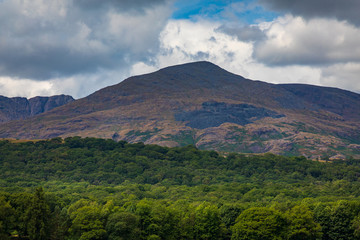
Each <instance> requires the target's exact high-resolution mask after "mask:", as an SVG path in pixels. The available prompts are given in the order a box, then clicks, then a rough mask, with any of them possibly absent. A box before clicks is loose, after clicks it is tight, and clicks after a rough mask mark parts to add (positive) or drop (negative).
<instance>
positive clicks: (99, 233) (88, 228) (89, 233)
mask: <svg viewBox="0 0 360 240" xmlns="http://www.w3.org/2000/svg"><path fill="white" fill-rule="evenodd" d="M86 203H87V205H85V206H83V205H84V204H86ZM75 206H78V207H79V208H77V209H74V207H73V208H69V216H70V219H71V227H70V229H69V232H70V233H71V236H72V237H73V238H74V239H80V240H103V239H106V237H107V233H106V230H105V228H104V221H105V219H104V216H103V214H102V211H101V210H102V209H101V207H100V206H99V205H98V204H96V203H93V202H86V201H83V200H79V201H78V202H77V203H75Z"/></svg>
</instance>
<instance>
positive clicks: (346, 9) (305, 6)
mask: <svg viewBox="0 0 360 240" xmlns="http://www.w3.org/2000/svg"><path fill="white" fill-rule="evenodd" d="M260 3H262V4H263V5H264V6H266V7H268V8H270V9H272V10H275V11H284V12H291V13H292V14H294V15H300V16H304V17H306V18H316V17H324V18H336V19H338V20H346V21H348V22H350V23H352V24H355V25H357V26H359V25H360V14H359V9H360V1H359V0H345V1H341V0H315V1H314V0H260Z"/></svg>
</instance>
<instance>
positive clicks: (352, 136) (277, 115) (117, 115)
mask: <svg viewBox="0 0 360 240" xmlns="http://www.w3.org/2000/svg"><path fill="white" fill-rule="evenodd" d="M359 106H360V97H359V94H356V93H352V92H348V91H344V90H340V89H335V88H324V87H316V86H310V85H301V84H296V85H295V84H291V85H275V84H269V83H265V82H261V81H252V80H248V79H245V78H243V77H241V76H238V75H235V74H232V73H230V72H227V71H225V70H224V69H221V68H220V67H218V66H216V65H214V64H212V63H209V62H195V63H189V64H183V65H178V66H173V67H168V68H165V69H161V70H159V71H157V72H154V73H150V74H145V75H141V76H134V77H130V78H128V79H126V80H124V81H123V82H121V83H119V84H117V85H114V86H109V87H106V88H104V89H101V90H99V91H97V92H95V93H93V94H91V95H89V96H88V97H85V98H83V99H80V100H77V101H74V102H72V103H70V104H67V105H65V106H62V107H59V108H56V109H53V110H51V111H49V112H47V113H45V114H42V115H40V116H35V117H33V118H31V119H28V120H25V121H14V122H10V123H7V124H4V125H2V126H0V137H13V138H32V139H34V138H52V137H57V136H62V137H66V136H75V135H79V136H92V137H102V138H113V139H115V140H121V139H122V140H126V141H130V142H138V141H142V142H145V143H154V144H160V145H166V146H178V145H186V144H195V145H196V146H197V147H199V148H203V149H216V150H223V151H237V152H255V153H260V152H268V151H270V152H274V153H280V154H304V155H306V156H308V157H312V158H318V157H322V158H324V157H331V156H335V155H337V157H338V158H342V157H343V156H342V155H338V154H343V155H356V154H360V145H359V144H360V132H359V127H360V116H359Z"/></svg>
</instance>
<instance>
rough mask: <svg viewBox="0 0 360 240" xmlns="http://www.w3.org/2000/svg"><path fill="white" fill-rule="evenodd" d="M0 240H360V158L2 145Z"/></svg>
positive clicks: (104, 145)
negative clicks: (312, 158) (329, 159)
mask: <svg viewBox="0 0 360 240" xmlns="http://www.w3.org/2000/svg"><path fill="white" fill-rule="evenodd" d="M0 153H1V154H0V176H1V178H0V179H1V180H0V239H10V238H12V239H324V240H325V239H359V237H360V230H359V229H360V198H359V196H360V182H359V177H360V160H356V159H347V160H345V161H338V162H336V161H335V162H329V163H326V162H315V161H310V160H308V159H306V158H304V157H285V156H277V155H274V154H264V155H243V154H235V153H230V154H221V153H218V152H215V151H202V150H198V149H197V148H195V147H194V146H191V145H189V146H186V147H176V148H168V147H160V146H157V145H144V144H142V143H136V144H129V143H127V142H125V141H120V142H115V141H113V140H105V139H96V138H80V137H71V138H66V139H64V140H63V139H60V138H54V139H51V140H47V141H36V142H33V141H25V142H11V141H8V140H4V141H0Z"/></svg>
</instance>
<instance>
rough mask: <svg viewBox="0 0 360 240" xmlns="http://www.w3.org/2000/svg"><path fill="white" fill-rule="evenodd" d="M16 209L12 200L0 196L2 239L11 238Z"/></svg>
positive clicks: (0, 229)
mask: <svg viewBox="0 0 360 240" xmlns="http://www.w3.org/2000/svg"><path fill="white" fill-rule="evenodd" d="M14 213H15V212H14V209H13V208H12V207H11V205H10V202H9V201H6V200H5V198H4V197H3V196H0V239H4V240H5V239H9V236H10V231H11V229H12V227H13V224H14V220H15V219H14Z"/></svg>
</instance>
